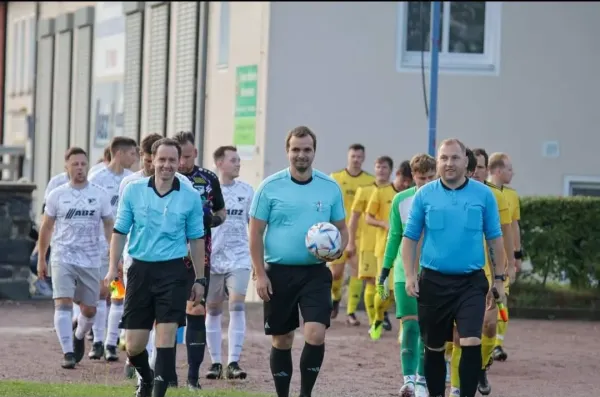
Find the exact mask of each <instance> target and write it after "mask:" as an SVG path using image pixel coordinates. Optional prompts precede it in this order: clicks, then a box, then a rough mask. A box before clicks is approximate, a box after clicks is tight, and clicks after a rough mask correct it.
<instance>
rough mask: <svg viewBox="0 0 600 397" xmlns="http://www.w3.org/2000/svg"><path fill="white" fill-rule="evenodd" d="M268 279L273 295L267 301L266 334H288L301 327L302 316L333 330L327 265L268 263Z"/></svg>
mask: <svg viewBox="0 0 600 397" xmlns="http://www.w3.org/2000/svg"><path fill="white" fill-rule="evenodd" d="M266 270H267V276H268V277H269V280H270V281H271V287H272V288H273V295H271V300H269V301H268V302H264V305H263V309H264V329H265V334H266V335H285V334H288V333H290V332H292V331H294V330H295V329H297V328H298V327H299V326H300V314H299V313H298V309H300V313H301V314H302V319H303V320H304V322H305V323H309V322H314V323H320V324H323V325H325V327H327V328H329V325H330V324H331V310H332V307H333V306H332V302H331V282H332V276H331V271H330V270H329V268H328V267H327V266H326V265H325V264H324V263H321V264H318V265H309V266H298V265H295V266H294V265H280V264H267V269H266Z"/></svg>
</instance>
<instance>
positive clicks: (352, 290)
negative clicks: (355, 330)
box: [346, 277, 363, 315]
mask: <svg viewBox="0 0 600 397" xmlns="http://www.w3.org/2000/svg"><path fill="white" fill-rule="evenodd" d="M362 288H363V281H362V280H361V279H359V278H358V277H350V283H349V284H348V306H347V307H346V314H348V315H350V314H354V313H355V312H356V308H357V307H358V302H360V294H361V293H362Z"/></svg>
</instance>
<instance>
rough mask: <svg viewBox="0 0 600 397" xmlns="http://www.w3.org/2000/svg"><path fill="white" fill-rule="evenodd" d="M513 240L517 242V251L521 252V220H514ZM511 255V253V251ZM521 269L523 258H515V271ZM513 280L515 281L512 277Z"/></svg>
mask: <svg viewBox="0 0 600 397" xmlns="http://www.w3.org/2000/svg"><path fill="white" fill-rule="evenodd" d="M512 232H513V241H514V242H515V252H521V249H522V247H521V226H519V221H516V220H515V221H513V222H512ZM509 255H510V253H509ZM519 271H521V259H516V258H515V272H519ZM511 281H514V280H512V279H511Z"/></svg>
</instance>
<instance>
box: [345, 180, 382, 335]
mask: <svg viewBox="0 0 600 397" xmlns="http://www.w3.org/2000/svg"><path fill="white" fill-rule="evenodd" d="M388 183H389V175H388V179H386V180H381V179H380V177H379V175H377V173H376V174H375V182H374V183H372V184H371V185H369V186H363V187H360V188H358V190H357V191H356V195H355V196H354V203H352V214H351V216H350V222H349V224H348V229H349V234H350V238H349V242H348V246H347V247H346V252H348V255H350V256H352V255H356V256H357V258H358V278H359V279H361V280H363V281H364V282H365V293H364V296H363V300H364V304H365V310H366V312H367V317H368V318H369V326H371V324H373V321H375V276H376V275H377V258H375V240H376V234H377V229H376V228H375V227H374V226H371V225H368V224H367V223H366V222H365V216H366V212H367V205H368V203H369V199H370V198H371V194H372V193H373V191H374V190H375V189H376V188H377V186H381V185H385V184H388ZM359 227H360V234H359Z"/></svg>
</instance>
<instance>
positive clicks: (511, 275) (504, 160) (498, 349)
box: [488, 153, 523, 361]
mask: <svg viewBox="0 0 600 397" xmlns="http://www.w3.org/2000/svg"><path fill="white" fill-rule="evenodd" d="M488 168H489V170H490V180H491V181H492V183H493V184H494V185H496V186H498V187H499V188H500V189H501V190H502V193H504V196H505V197H506V200H507V201H508V205H509V207H510V212H511V219H512V230H513V242H514V247H515V248H514V249H515V252H514V258H515V264H514V266H512V267H509V268H508V280H506V283H505V285H504V290H505V291H506V294H507V295H508V293H509V283H510V282H514V280H515V275H516V272H517V270H518V268H519V266H520V260H521V258H522V257H523V253H522V252H521V230H520V228H519V219H520V218H521V206H520V203H519V195H518V194H517V192H516V191H515V190H514V189H512V188H510V187H508V186H506V185H507V184H509V183H510V182H511V180H512V177H513V167H512V162H511V161H510V157H508V155H506V154H505V153H492V154H491V155H490V164H489V167H488ZM517 261H519V263H518V265H517ZM507 327H508V322H504V321H501V319H498V325H497V326H496V330H497V332H496V346H495V347H494V351H493V357H494V360H497V361H505V360H506V358H507V357H508V356H507V354H506V352H505V351H504V349H503V347H502V343H503V342H504V335H505V334H506V328H507Z"/></svg>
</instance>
